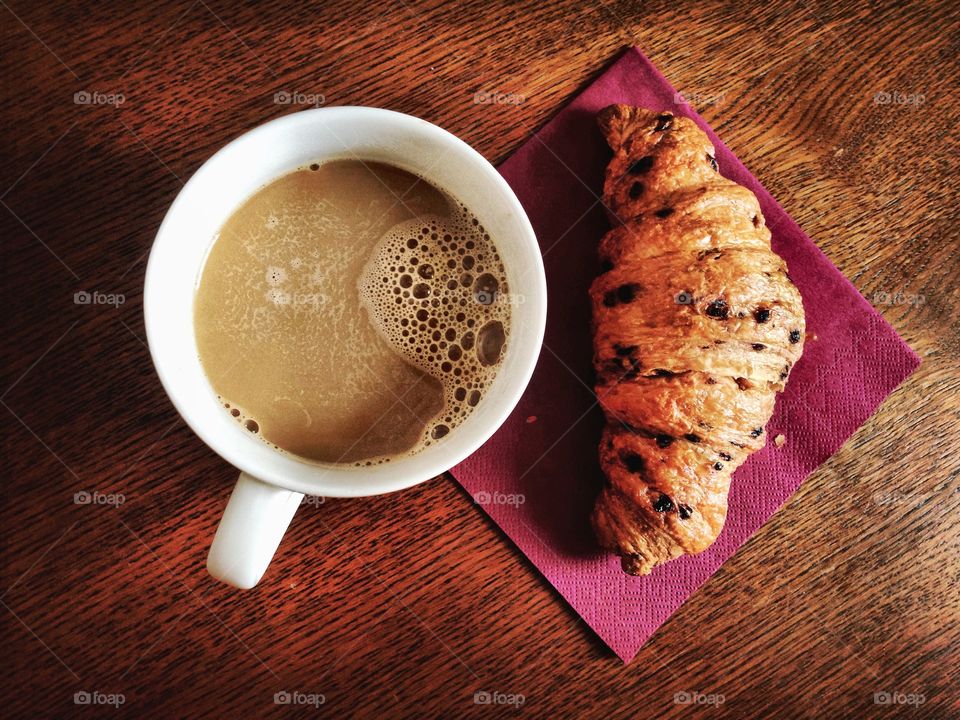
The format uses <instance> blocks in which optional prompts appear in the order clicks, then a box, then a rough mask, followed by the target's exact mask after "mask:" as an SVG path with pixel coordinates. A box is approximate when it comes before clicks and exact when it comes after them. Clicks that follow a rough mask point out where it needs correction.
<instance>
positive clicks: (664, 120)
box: [653, 113, 673, 132]
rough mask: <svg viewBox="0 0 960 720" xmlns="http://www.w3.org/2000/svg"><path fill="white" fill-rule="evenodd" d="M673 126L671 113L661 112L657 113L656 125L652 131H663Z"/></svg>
mask: <svg viewBox="0 0 960 720" xmlns="http://www.w3.org/2000/svg"><path fill="white" fill-rule="evenodd" d="M672 127H673V115H670V114H669V113H663V114H662V115H657V126H656V127H655V128H654V129H653V131H654V132H663V131H664V130H669V129H670V128H672Z"/></svg>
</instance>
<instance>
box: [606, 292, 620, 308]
mask: <svg viewBox="0 0 960 720" xmlns="http://www.w3.org/2000/svg"><path fill="white" fill-rule="evenodd" d="M603 304H604V305H606V306H607V307H613V306H614V305H616V304H617V291H616V290H608V291H607V292H606V293H604V295H603Z"/></svg>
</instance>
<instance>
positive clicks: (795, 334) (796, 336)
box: [790, 330, 800, 345]
mask: <svg viewBox="0 0 960 720" xmlns="http://www.w3.org/2000/svg"><path fill="white" fill-rule="evenodd" d="M790 342H791V343H793V344H794V345H796V344H797V343H798V342H800V331H799V330H791V331H790Z"/></svg>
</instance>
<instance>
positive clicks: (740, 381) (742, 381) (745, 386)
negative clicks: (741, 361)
mask: <svg viewBox="0 0 960 720" xmlns="http://www.w3.org/2000/svg"><path fill="white" fill-rule="evenodd" d="M733 381H734V382H735V383H736V384H737V387H738V388H740V389H741V390H749V389H750V388H751V387H753V386H752V385H751V384H750V381H749V380H747V379H746V378H742V377H738V378H734V379H733Z"/></svg>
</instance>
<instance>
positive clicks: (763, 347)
mask: <svg viewBox="0 0 960 720" xmlns="http://www.w3.org/2000/svg"><path fill="white" fill-rule="evenodd" d="M750 347H752V348H753V349H754V350H756V351H757V352H760V351H762V350H766V349H767V346H766V345H764V344H763V343H753V345H751V346H750Z"/></svg>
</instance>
